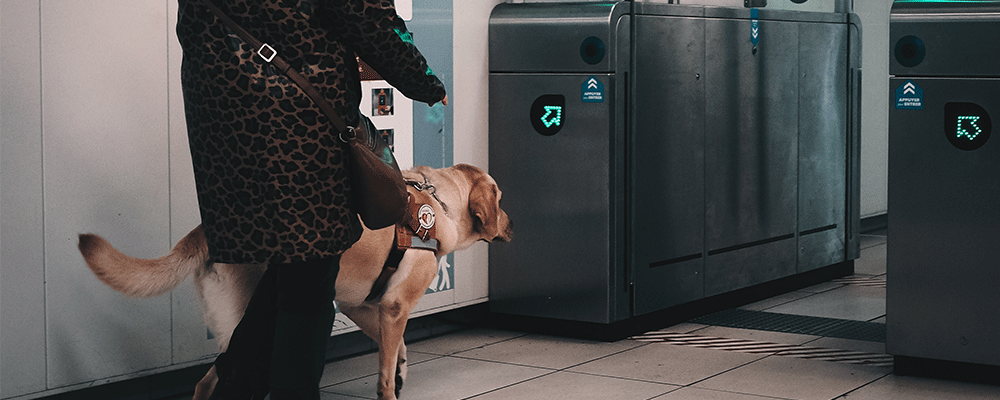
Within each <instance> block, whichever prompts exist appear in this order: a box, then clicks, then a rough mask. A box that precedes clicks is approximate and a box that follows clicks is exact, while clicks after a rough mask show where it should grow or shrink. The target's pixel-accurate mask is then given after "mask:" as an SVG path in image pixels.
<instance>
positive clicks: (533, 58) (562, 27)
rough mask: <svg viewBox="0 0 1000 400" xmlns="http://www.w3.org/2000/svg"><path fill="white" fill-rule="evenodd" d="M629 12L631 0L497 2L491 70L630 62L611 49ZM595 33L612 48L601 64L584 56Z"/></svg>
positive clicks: (602, 67)
mask: <svg viewBox="0 0 1000 400" xmlns="http://www.w3.org/2000/svg"><path fill="white" fill-rule="evenodd" d="M629 12H630V10H629V3H628V2H617V3H616V2H604V3H595V2H586V3H573V4H563V3H535V4H529V3H523V4H500V5H497V7H496V8H494V9H493V13H492V14H491V15H490V27H489V29H490V49H489V51H490V71H491V72H553V71H559V72H580V71H603V72H610V71H613V70H614V69H615V67H616V65H617V64H618V63H619V61H625V62H628V60H618V54H617V53H616V52H614V51H612V49H614V48H615V47H616V45H615V43H617V41H618V40H619V38H618V36H619V30H618V24H619V23H620V22H621V17H622V16H623V15H625V14H628V13H629ZM627 32H628V30H626V31H625V33H626V34H627ZM591 36H594V37H597V38H599V39H600V40H601V41H602V42H603V44H604V48H605V51H606V52H607V57H605V58H604V59H603V60H602V61H601V62H599V63H597V64H588V63H587V62H585V61H584V60H583V59H582V58H581V57H580V45H581V42H582V41H583V40H584V39H585V38H588V37H591Z"/></svg>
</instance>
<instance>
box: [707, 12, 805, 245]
mask: <svg viewBox="0 0 1000 400" xmlns="http://www.w3.org/2000/svg"><path fill="white" fill-rule="evenodd" d="M749 31H750V22H749V20H742V19H739V20H731V19H706V21H705V46H706V50H705V54H706V66H707V71H706V73H705V77H704V79H705V97H706V109H707V111H706V117H705V166H706V168H705V169H706V171H705V181H706V182H705V192H706V199H705V201H706V210H705V213H706V217H705V218H706V241H707V243H706V246H707V248H708V250H709V251H712V250H718V249H724V248H727V247H731V246H735V245H740V244H745V243H750V242H754V241H758V240H764V239H768V238H774V237H778V236H781V235H785V234H789V233H793V232H794V230H795V223H796V222H795V220H796V191H795V189H794V188H795V187H796V184H797V181H798V180H797V174H796V170H797V168H798V160H797V157H798V143H797V139H798V116H799V111H798V101H799V88H798V76H797V73H798V53H799V46H798V43H799V41H798V40H799V39H798V32H799V31H798V24H796V23H793V22H784V21H767V22H766V23H764V21H762V23H761V27H760V44H759V45H758V46H757V49H756V51H754V49H753V48H752V46H751V44H750V42H749V39H748V40H746V41H743V40H733V39H732V38H735V37H748V36H749ZM754 53H756V54H754Z"/></svg>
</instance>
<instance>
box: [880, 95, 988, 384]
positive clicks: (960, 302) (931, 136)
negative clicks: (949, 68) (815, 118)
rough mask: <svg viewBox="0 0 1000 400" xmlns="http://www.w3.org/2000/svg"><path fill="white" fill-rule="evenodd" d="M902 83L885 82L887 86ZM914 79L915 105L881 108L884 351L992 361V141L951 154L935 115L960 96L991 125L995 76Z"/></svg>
mask: <svg viewBox="0 0 1000 400" xmlns="http://www.w3.org/2000/svg"><path fill="white" fill-rule="evenodd" d="M907 79H909V78H906V77H902V78H893V79H890V81H889V90H890V91H893V92H894V90H895V88H897V87H899V86H900V85H902V84H904V83H905V82H906V81H907ZM912 79H913V82H914V83H916V84H917V85H918V86H919V87H921V88H922V89H923V90H924V104H923V110H897V109H896V108H895V107H892V106H890V108H889V191H888V193H889V210H890V213H889V231H888V234H889V237H891V240H890V241H889V243H888V245H887V248H886V251H887V254H886V257H887V259H886V272H887V279H888V283H889V284H888V287H887V291H886V315H887V318H888V320H887V323H888V326H887V329H888V332H887V341H886V349H887V351H888V352H889V353H890V354H895V355H906V356H913V357H922V358H932V359H940V360H952V361H962V362H971V363H979V364H989V365H1000V342H998V341H997V340H996V332H998V331H1000V308H998V307H996V305H997V304H1000V291H998V290H997V288H996V283H997V282H1000V268H998V266H1000V251H997V243H1000V230H998V229H997V227H1000V209H998V208H997V204H998V203H1000V185H997V176H998V175H1000V140H998V138H997V137H991V138H990V139H989V140H988V141H987V142H986V143H985V145H984V146H983V147H981V148H979V149H978V150H973V151H965V150H959V149H957V148H955V147H954V146H952V145H951V143H950V142H949V141H948V140H947V139H946V137H945V133H944V132H945V127H944V123H945V121H944V118H942V117H943V114H944V112H943V109H944V106H945V103H946V102H951V101H960V102H972V103H976V104H979V105H980V106H982V107H983V108H984V109H986V110H987V111H988V112H989V113H990V116H991V117H992V118H994V121H996V118H997V117H998V116H1000V99H998V98H997V96H996V93H997V92H998V91H1000V79H997V78H990V79H985V78H983V79H960V78H956V79H947V78H916V77H914V78H912ZM993 127H994V129H993V135H994V136H996V135H997V133H998V132H997V130H996V124H995V123H994V125H993Z"/></svg>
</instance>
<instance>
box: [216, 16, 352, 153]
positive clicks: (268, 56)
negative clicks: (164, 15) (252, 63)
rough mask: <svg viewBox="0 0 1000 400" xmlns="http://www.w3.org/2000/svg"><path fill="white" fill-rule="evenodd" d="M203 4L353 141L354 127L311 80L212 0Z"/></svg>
mask: <svg viewBox="0 0 1000 400" xmlns="http://www.w3.org/2000/svg"><path fill="white" fill-rule="evenodd" d="M201 2H202V3H203V4H205V6H207V7H208V8H209V9H210V10H212V12H213V13H215V15H216V16H217V17H219V19H220V20H222V23H224V24H226V26H228V27H229V29H230V30H232V31H233V33H235V34H236V35H237V36H239V37H240V39H242V40H243V42H245V43H246V44H247V45H249V46H250V47H251V48H255V49H257V55H259V56H260V57H261V58H262V59H264V61H265V62H268V63H270V64H271V65H274V66H275V67H276V68H278V69H279V70H281V71H282V72H284V73H285V75H287V76H288V78H289V79H291V80H292V81H293V82H295V84H297V85H299V88H301V89H302V91H303V92H305V94H306V96H309V98H310V99H312V100H313V102H314V103H316V106H318V107H319V108H320V111H323V114H326V117H327V118H328V119H330V123H332V124H333V128H334V129H336V130H337V132H339V133H340V135H341V140H344V141H345V142H346V141H347V140H346V139H351V138H354V137H355V135H356V132H355V129H354V127H349V126H347V124H346V123H344V119H343V118H341V117H340V115H339V114H337V112H336V111H335V110H334V109H333V106H332V105H330V102H328V101H327V100H326V98H325V97H323V95H322V94H320V93H319V90H316V87H315V86H313V85H312V83H309V79H308V78H306V77H305V76H303V75H302V74H301V73H299V72H298V71H296V70H295V69H294V68H292V66H291V64H289V63H288V62H287V61H285V60H284V59H283V58H281V57H279V56H278V51H277V50H275V49H274V47H271V45H269V44H267V43H264V42H262V41H260V40H258V39H257V38H256V37H254V36H253V35H251V34H250V32H248V31H247V30H246V29H243V27H242V26H240V24H237V23H236V21H233V19H232V18H229V16H228V15H226V13H225V12H224V11H222V9H221V8H219V6H218V5H216V4H215V2H213V1H212V0H202V1H201ZM345 135H346V137H345Z"/></svg>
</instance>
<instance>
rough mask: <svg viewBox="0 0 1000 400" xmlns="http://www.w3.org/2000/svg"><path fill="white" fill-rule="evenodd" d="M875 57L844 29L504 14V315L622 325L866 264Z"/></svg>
mask: <svg viewBox="0 0 1000 400" xmlns="http://www.w3.org/2000/svg"><path fill="white" fill-rule="evenodd" d="M752 24H759V25H756V26H759V30H757V31H756V32H758V34H759V36H758V37H757V40H758V41H757V43H756V44H753V43H751V25H752ZM859 43H860V42H859V34H858V31H857V21H856V17H855V16H853V15H851V14H844V13H806V12H792V11H776V10H757V11H752V10H750V9H742V8H724V7H704V6H680V5H671V4H664V3H643V2H614V3H595V2H587V3H535V4H530V3H521V4H501V5H498V6H497V7H496V8H495V9H494V11H493V15H492V17H491V20H490V173H491V174H492V175H493V176H494V177H495V178H496V180H497V182H498V183H499V184H500V186H501V188H503V190H504V208H505V209H506V210H507V213H508V215H510V216H511V218H512V220H513V221H514V223H515V224H516V229H515V235H516V237H515V238H514V240H513V241H512V242H510V243H504V244H499V245H494V246H491V247H490V308H491V310H493V311H495V312H498V313H504V314H514V315H521V316H531V317H544V318H552V319H559V320H570V321H580V322H590V323H599V324H609V323H615V322H618V321H623V320H627V319H630V318H632V317H636V316H641V315H646V314H650V313H653V312H656V311H661V310H664V309H668V308H670V307H673V306H678V305H683V304H686V303H690V302H693V301H696V300H700V299H704V298H708V297H713V296H717V295H723V294H727V293H731V292H733V291H737V290H740V289H745V288H748V287H752V286H754V285H758V284H762V283H767V282H772V281H775V280H779V279H782V278H786V277H790V276H795V275H797V274H802V273H805V272H810V271H814V270H817V269H821V268H825V267H828V266H831V265H842V264H844V263H850V262H851V260H853V259H855V258H857V254H858V243H857V233H856V230H857V219H858V218H857V215H858V214H857V213H858V204H857V203H858V194H857V188H858V184H857V182H858V181H857V168H858V166H857V162H856V160H857V143H858V137H857V134H858V125H857V114H858V106H859V105H858V104H859V102H858V99H857V91H856V90H855V88H856V87H857V85H858V83H859V78H860V71H859V68H858V67H859V65H860V56H859V54H858V52H859V50H860V46H859ZM557 115H558V118H555V117H556V116H557Z"/></svg>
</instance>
